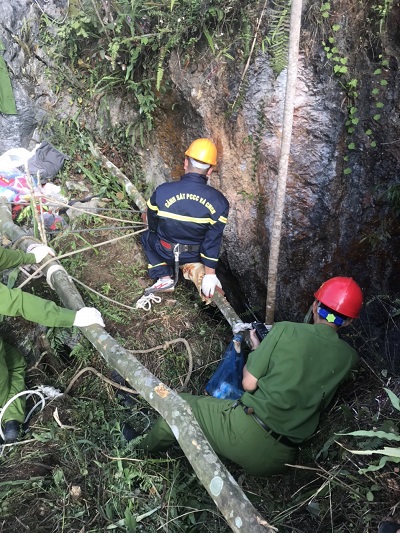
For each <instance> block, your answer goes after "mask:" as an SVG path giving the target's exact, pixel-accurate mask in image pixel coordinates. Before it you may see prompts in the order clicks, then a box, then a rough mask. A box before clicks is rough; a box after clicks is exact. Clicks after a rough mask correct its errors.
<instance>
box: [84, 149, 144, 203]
mask: <svg viewBox="0 0 400 533" xmlns="http://www.w3.org/2000/svg"><path fill="white" fill-rule="evenodd" d="M89 150H90V151H91V152H92V154H93V156H94V157H96V159H100V161H101V162H102V164H103V166H105V167H106V168H107V169H108V170H109V171H110V173H111V174H112V175H113V176H115V177H116V178H118V180H119V181H120V183H122V184H123V186H124V187H125V191H126V194H127V195H128V196H129V198H130V199H131V200H133V201H134V202H135V204H136V205H137V206H138V208H139V209H140V211H141V212H142V213H145V212H146V211H147V204H146V201H145V199H144V198H143V196H142V195H141V194H140V192H139V191H138V190H137V188H136V187H135V186H134V185H133V183H132V182H131V180H130V179H129V178H128V177H127V176H125V174H124V173H123V172H122V171H121V170H120V169H119V168H118V167H117V166H115V165H114V163H112V162H111V161H110V160H109V159H107V157H106V156H105V155H103V154H102V153H101V152H100V150H99V148H97V146H93V144H91V143H90V144H89Z"/></svg>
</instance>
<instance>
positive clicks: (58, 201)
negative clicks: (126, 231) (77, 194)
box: [43, 196, 144, 224]
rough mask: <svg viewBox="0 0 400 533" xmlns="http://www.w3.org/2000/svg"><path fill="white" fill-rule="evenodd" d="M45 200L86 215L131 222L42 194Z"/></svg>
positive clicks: (139, 222)
mask: <svg viewBox="0 0 400 533" xmlns="http://www.w3.org/2000/svg"><path fill="white" fill-rule="evenodd" d="M43 198H44V199H45V200H48V201H51V202H52V203H53V204H55V205H58V206H61V207H68V209H74V210H75V211H79V212H81V213H85V214H86V215H91V216H96V217H98V218H104V219H106V220H115V221H117V222H126V223H127V224H132V220H124V219H123V218H114V217H108V216H106V215H99V214H98V213H93V212H90V211H88V210H86V209H81V208H80V207H74V206H73V205H69V204H66V203H65V202H61V201H60V200H55V199H54V198H52V197H51V196H43ZM137 223H138V224H144V222H141V221H138V222H137Z"/></svg>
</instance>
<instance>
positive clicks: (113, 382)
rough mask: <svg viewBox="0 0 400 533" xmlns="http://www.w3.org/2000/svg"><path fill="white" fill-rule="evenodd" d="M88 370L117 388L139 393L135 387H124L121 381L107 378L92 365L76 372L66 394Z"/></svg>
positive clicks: (65, 392)
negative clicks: (117, 381)
mask: <svg viewBox="0 0 400 533" xmlns="http://www.w3.org/2000/svg"><path fill="white" fill-rule="evenodd" d="M86 372H92V373H93V374H96V376H98V377H99V378H100V379H102V380H103V381H105V382H106V383H108V384H109V385H112V386H113V387H115V388H117V389H120V390H123V391H125V392H129V393H130V394H139V393H138V392H137V391H135V390H134V389H130V388H129V387H124V385H120V384H119V383H116V382H115V381H112V380H111V379H109V378H106V377H105V376H103V374H102V373H101V372H99V371H98V370H96V369H95V368H93V367H92V366H87V367H85V368H82V370H79V372H78V373H77V374H75V376H74V377H73V378H72V379H71V381H70V382H69V385H68V387H67V388H66V389H65V391H64V394H68V393H69V391H70V390H71V389H72V387H73V386H74V385H75V383H76V381H77V380H78V379H79V378H80V377H81V376H82V375H83V374H85V373H86Z"/></svg>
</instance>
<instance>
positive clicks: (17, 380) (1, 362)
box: [0, 338, 26, 424]
mask: <svg viewBox="0 0 400 533" xmlns="http://www.w3.org/2000/svg"><path fill="white" fill-rule="evenodd" d="M25 367H26V362H25V358H24V356H23V355H22V354H21V353H20V352H19V351H18V350H17V349H16V348H14V347H13V346H11V345H10V344H7V343H6V342H4V341H3V339H1V338H0V408H2V407H4V405H5V404H6V403H7V402H8V400H9V399H10V398H12V397H13V396H15V394H18V393H19V392H21V391H23V390H25V379H24V376H25ZM25 400H26V397H25V396H20V397H19V398H17V399H16V400H15V401H14V402H12V403H11V404H10V406H9V407H8V408H7V410H6V412H5V413H4V415H3V418H2V422H3V424H4V422H7V421H8V420H16V421H17V422H20V423H22V422H23V421H24V419H25Z"/></svg>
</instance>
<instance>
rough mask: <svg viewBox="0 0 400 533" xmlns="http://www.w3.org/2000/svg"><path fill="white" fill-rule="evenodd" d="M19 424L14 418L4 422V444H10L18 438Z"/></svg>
mask: <svg viewBox="0 0 400 533" xmlns="http://www.w3.org/2000/svg"><path fill="white" fill-rule="evenodd" d="M20 431H21V424H20V423H19V422H17V421H16V420H9V421H8V422H6V423H5V424H4V430H3V433H4V444H10V443H12V442H15V441H16V440H18V437H19V432H20Z"/></svg>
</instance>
